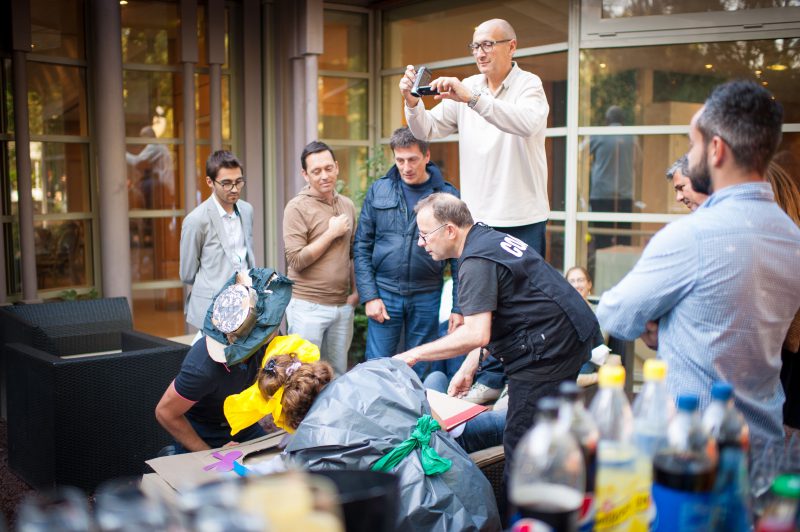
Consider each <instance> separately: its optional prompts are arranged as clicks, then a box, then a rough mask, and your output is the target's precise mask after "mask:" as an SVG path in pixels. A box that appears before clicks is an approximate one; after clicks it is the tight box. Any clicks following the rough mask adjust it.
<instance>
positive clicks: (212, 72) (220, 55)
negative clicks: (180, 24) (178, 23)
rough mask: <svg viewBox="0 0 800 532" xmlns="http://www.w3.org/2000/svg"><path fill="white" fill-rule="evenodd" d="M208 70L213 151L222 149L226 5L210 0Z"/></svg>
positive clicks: (221, 1) (219, 0)
mask: <svg viewBox="0 0 800 532" xmlns="http://www.w3.org/2000/svg"><path fill="white" fill-rule="evenodd" d="M206 18H207V20H208V29H207V30H206V36H207V42H208V70H209V80H208V81H209V100H210V102H209V104H210V106H211V112H210V113H209V120H210V121H211V123H210V124H209V126H210V129H211V151H216V150H221V149H222V65H223V64H224V63H225V26H224V24H223V21H224V20H225V3H224V0H208V13H207V17H206Z"/></svg>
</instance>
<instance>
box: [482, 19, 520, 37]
mask: <svg viewBox="0 0 800 532" xmlns="http://www.w3.org/2000/svg"><path fill="white" fill-rule="evenodd" d="M481 30H483V31H492V30H497V32H498V33H497V34H499V35H500V36H501V38H503V39H516V38H517V33H516V32H515V31H514V28H512V27H511V24H509V23H508V21H507V20H503V19H501V18H493V19H491V20H487V21H486V22H481V23H480V24H479V25H478V27H477V28H475V32H476V33H477V32H478V31H481Z"/></svg>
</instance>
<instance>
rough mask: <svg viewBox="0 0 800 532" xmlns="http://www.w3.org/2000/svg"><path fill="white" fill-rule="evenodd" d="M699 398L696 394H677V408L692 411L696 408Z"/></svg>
mask: <svg viewBox="0 0 800 532" xmlns="http://www.w3.org/2000/svg"><path fill="white" fill-rule="evenodd" d="M699 402H700V399H699V398H698V397H697V396H696V395H679V396H678V410H683V411H685V412H694V411H695V410H697V405H698V403H699Z"/></svg>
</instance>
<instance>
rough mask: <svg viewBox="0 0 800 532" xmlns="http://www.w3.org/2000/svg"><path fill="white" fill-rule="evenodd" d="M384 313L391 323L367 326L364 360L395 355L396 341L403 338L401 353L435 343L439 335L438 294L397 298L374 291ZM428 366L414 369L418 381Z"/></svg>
mask: <svg viewBox="0 0 800 532" xmlns="http://www.w3.org/2000/svg"><path fill="white" fill-rule="evenodd" d="M378 294H379V295H380V297H381V299H382V300H383V304H384V306H385V307H386V312H387V313H388V314H389V317H390V318H391V319H388V320H385V321H384V322H383V323H378V322H377V321H375V320H372V319H370V320H369V322H368V325H367V348H366V358H367V360H373V359H375V358H385V357H391V356H394V355H396V354H397V352H398V345H399V344H400V337H401V335H403V334H404V336H403V340H404V344H403V349H404V350H408V349H411V348H412V347H417V346H418V345H422V344H425V343H428V342H432V341H434V340H436V338H437V335H438V332H439V303H440V301H441V298H442V295H441V293H440V292H439V291H436V292H422V293H420V294H409V295H407V296H401V295H399V294H395V293H393V292H389V291H387V290H384V289H382V288H378ZM429 366H430V363H428V362H421V363H419V364H415V365H414V368H413V369H414V371H416V372H417V375H419V378H420V379H422V378H424V377H425V375H426V374H427V373H429V372H430V367H429Z"/></svg>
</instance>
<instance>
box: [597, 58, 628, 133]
mask: <svg viewBox="0 0 800 532" xmlns="http://www.w3.org/2000/svg"><path fill="white" fill-rule="evenodd" d="M593 85H594V86H593V87H592V118H591V125H593V126H604V125H606V111H608V108H609V107H611V106H612V105H616V106H619V107H622V110H623V111H624V112H625V122H624V123H625V124H633V123H635V122H634V119H633V118H634V109H635V107H636V95H637V90H636V70H625V71H623V72H616V73H613V74H597V76H596V79H595V81H594V83H593Z"/></svg>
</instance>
